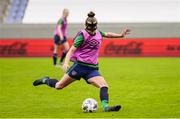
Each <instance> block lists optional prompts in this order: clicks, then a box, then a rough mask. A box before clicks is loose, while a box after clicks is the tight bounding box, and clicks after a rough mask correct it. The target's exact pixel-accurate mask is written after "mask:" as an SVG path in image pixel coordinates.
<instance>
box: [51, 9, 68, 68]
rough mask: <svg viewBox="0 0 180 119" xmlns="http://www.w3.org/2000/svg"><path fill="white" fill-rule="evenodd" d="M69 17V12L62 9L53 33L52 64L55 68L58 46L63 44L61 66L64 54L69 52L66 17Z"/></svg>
mask: <svg viewBox="0 0 180 119" xmlns="http://www.w3.org/2000/svg"><path fill="white" fill-rule="evenodd" d="M68 15H69V10H68V9H64V10H63V15H62V17H61V18H60V19H59V21H58V23H57V25H56V28H55V31H54V51H53V64H54V65H55V66H56V64H57V57H58V54H57V53H58V46H59V45H60V44H63V46H64V51H63V52H62V55H61V59H60V64H62V62H63V60H64V58H65V57H66V53H67V52H68V50H69V44H68V42H67V38H66V36H67V25H68V23H67V17H68Z"/></svg>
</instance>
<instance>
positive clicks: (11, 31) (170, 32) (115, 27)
mask: <svg viewBox="0 0 180 119" xmlns="http://www.w3.org/2000/svg"><path fill="white" fill-rule="evenodd" d="M54 27H55V24H0V38H52V37H53V32H54ZM125 27H128V28H130V29H131V30H132V32H131V34H130V35H129V36H128V37H129V38H149V37H152V38H161V37H162V38H164V37H167V38H172V37H173V38H176V37H180V23H112V24H104V23H102V24H99V29H100V30H102V31H111V32H116V33H118V32H120V31H121V30H122V28H125ZM82 28H84V25H83V24H69V27H68V38H73V37H74V36H75V35H76V33H77V32H78V31H79V30H81V29H82Z"/></svg>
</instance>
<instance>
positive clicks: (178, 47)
mask: <svg viewBox="0 0 180 119" xmlns="http://www.w3.org/2000/svg"><path fill="white" fill-rule="evenodd" d="M166 50H167V51H180V45H168V46H167V47H166Z"/></svg>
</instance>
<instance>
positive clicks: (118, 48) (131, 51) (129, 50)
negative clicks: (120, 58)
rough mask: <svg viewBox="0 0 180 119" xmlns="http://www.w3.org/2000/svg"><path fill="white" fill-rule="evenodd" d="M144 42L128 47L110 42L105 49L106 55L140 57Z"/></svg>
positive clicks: (130, 44) (127, 45)
mask: <svg viewBox="0 0 180 119" xmlns="http://www.w3.org/2000/svg"><path fill="white" fill-rule="evenodd" d="M142 45H143V43H142V42H134V41H133V42H129V43H127V44H126V45H119V44H115V43H114V42H110V43H109V44H108V45H106V46H105V48H104V54H105V55H125V54H127V55H138V54H141V52H142Z"/></svg>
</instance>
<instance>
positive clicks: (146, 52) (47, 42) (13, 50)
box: [0, 38, 180, 57]
mask: <svg viewBox="0 0 180 119" xmlns="http://www.w3.org/2000/svg"><path fill="white" fill-rule="evenodd" d="M69 42H70V44H72V40H71V39H70V40H69ZM60 48H61V47H60ZM52 50H53V40H52V39H0V57H49V56H52ZM60 51H61V49H60ZM99 54H100V56H107V57H148V56H149V57H156V56H157V57H167V56H169V57H180V38H143V39H140V38H134V39H132V38H129V39H104V40H103V43H102V47H101V49H100V53H99Z"/></svg>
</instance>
